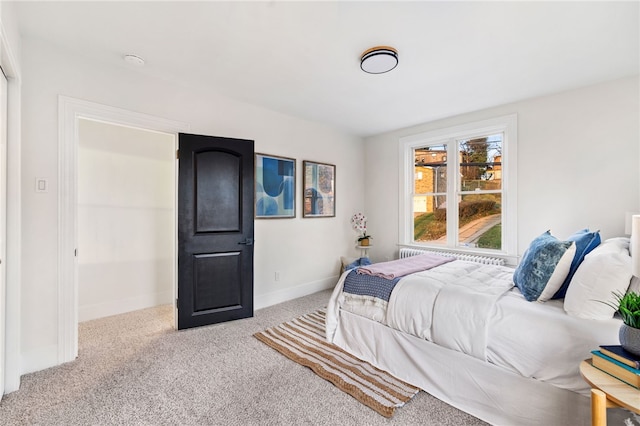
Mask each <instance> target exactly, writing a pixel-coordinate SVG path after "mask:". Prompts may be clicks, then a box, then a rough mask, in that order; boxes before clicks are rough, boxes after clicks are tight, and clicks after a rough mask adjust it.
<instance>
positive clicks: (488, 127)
mask: <svg viewBox="0 0 640 426" xmlns="http://www.w3.org/2000/svg"><path fill="white" fill-rule="evenodd" d="M517 121H518V117H517V114H511V115H506V116H502V117H496V118H492V119H488V120H482V121H476V122H473V123H466V124H462V125H458V126H453V127H447V128H443V129H437V130H432V131H428V132H424V133H419V134H416V135H411V136H406V137H403V138H400V141H399V150H400V152H399V156H398V157H399V159H400V167H399V170H400V179H399V181H400V188H399V190H400V197H399V198H400V206H399V221H398V222H399V232H398V236H399V241H398V245H399V246H401V247H414V248H430V249H435V250H443V249H446V250H447V251H453V252H460V253H472V254H478V255H491V256H495V257H502V258H504V259H505V260H506V261H507V264H515V263H517V255H518V253H517V250H518V241H517V235H518V233H517V231H518V227H517V187H518V185H517V159H518V151H517V149H518V128H517ZM497 133H502V134H503V135H504V138H503V141H502V249H501V250H492V249H480V248H476V247H473V248H466V247H464V246H460V245H459V243H458V221H457V210H458V208H457V196H458V195H459V192H460V191H459V188H458V176H456V173H447V188H448V190H447V216H448V217H447V243H446V245H444V246H443V245H435V244H429V243H422V242H420V243H419V242H415V241H414V240H413V236H414V234H413V220H412V219H411V218H412V217H413V190H414V179H415V177H414V172H415V164H414V163H415V157H414V150H415V149H416V148H422V147H424V146H427V145H434V144H447V150H448V152H447V158H448V159H450V160H451V159H456V158H458V154H457V150H458V144H457V141H460V140H464V139H470V138H473V137H477V136H479V135H491V134H497ZM454 161H455V160H454ZM455 169H456V170H457V169H458V167H457V166H456V167H455ZM450 215H451V216H453V220H450V219H451V218H450V217H449V216H450Z"/></svg>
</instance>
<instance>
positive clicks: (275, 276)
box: [273, 271, 280, 281]
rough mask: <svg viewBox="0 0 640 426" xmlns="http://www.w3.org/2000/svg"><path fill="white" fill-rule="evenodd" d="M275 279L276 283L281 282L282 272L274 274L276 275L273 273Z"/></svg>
mask: <svg viewBox="0 0 640 426" xmlns="http://www.w3.org/2000/svg"><path fill="white" fill-rule="evenodd" d="M273 278H274V279H275V280H276V281H280V272H279V271H276V272H274V273H273Z"/></svg>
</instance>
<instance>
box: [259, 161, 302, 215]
mask: <svg viewBox="0 0 640 426" xmlns="http://www.w3.org/2000/svg"><path fill="white" fill-rule="evenodd" d="M255 163H256V196H255V202H256V206H255V207H256V210H255V211H256V213H255V216H256V219H287V218H292V217H296V160H295V158H287V157H279V156H277V155H267V154H258V153H256V162H255Z"/></svg>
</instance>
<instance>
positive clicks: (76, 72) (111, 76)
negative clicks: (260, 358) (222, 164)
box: [21, 40, 364, 372]
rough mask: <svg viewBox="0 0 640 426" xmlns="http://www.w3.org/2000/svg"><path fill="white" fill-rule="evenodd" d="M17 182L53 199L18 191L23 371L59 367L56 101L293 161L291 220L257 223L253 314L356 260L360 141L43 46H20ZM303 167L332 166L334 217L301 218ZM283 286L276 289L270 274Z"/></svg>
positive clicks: (314, 287) (331, 277) (324, 282)
mask: <svg viewBox="0 0 640 426" xmlns="http://www.w3.org/2000/svg"><path fill="white" fill-rule="evenodd" d="M22 65H23V128H22V129H23V164H22V165H23V168H22V178H23V181H24V182H32V181H33V179H34V177H36V176H40V177H47V178H49V180H50V183H51V185H50V191H49V192H48V193H46V194H36V193H35V192H34V191H33V187H32V186H30V185H29V186H25V188H23V193H22V196H23V215H22V220H23V227H22V230H23V285H22V305H21V306H22V315H21V319H22V355H23V365H22V371H23V372H30V371H35V370H39V369H42V368H46V367H49V366H52V365H56V364H57V363H58V353H57V350H58V324H57V319H58V312H57V310H58V299H57V297H58V283H57V256H58V249H57V238H58V236H57V223H58V216H57V214H56V212H57V206H58V198H57V196H58V193H57V191H58V182H57V164H58V158H57V155H58V124H57V123H58V122H57V119H58V110H57V105H58V99H57V97H58V95H65V96H70V97H74V98H79V99H84V100H89V101H92V102H96V103H100V104H104V105H110V106H114V107H118V108H123V109H128V110H131V111H136V112H141V113H145V114H150V115H155V116H158V117H163V118H167V119H171V120H177V121H181V122H186V123H189V124H190V125H191V132H192V133H199V134H206V135H214V136H224V137H235V138H243V139H253V140H255V147H256V151H257V152H263V153H267V154H274V155H283V156H287V157H293V158H296V159H297V160H298V164H297V188H298V190H297V193H296V202H297V216H298V217H296V218H295V219H279V220H257V221H256V228H255V239H256V244H255V246H254V247H255V283H254V289H255V290H254V292H255V307H256V309H259V308H261V307H264V306H268V305H270V304H273V303H278V302H281V301H284V300H287V299H288V298H292V297H296V296H301V295H304V294H308V293H311V292H315V291H318V290H320V289H323V288H327V287H330V286H332V285H333V284H334V283H335V280H336V279H337V274H338V272H339V257H340V256H341V255H355V254H357V253H356V252H355V249H354V247H353V246H354V244H353V243H354V234H353V232H352V231H351V228H350V225H349V218H350V216H351V215H352V214H353V213H354V212H355V211H357V210H361V209H362V208H363V206H364V169H363V159H362V151H363V142H362V140H361V138H358V137H354V136H351V135H348V134H345V133H344V132H341V131H340V130H337V129H332V128H328V127H326V126H323V125H319V124H316V123H312V122H309V121H304V120H300V119H297V118H294V117H291V116H287V115H283V114H280V113H277V112H274V111H269V110H266V109H263V108H260V107H256V106H251V105H248V104H244V103H241V102H236V101H233V100H230V99H227V98H224V97H221V96H218V95H216V94H214V93H206V92H204V91H203V90H201V89H197V88H190V87H187V86H181V85H178V84H176V83H173V82H170V81H161V80H156V79H152V78H149V77H147V76H145V75H143V74H142V73H143V72H144V69H142V70H137V69H131V68H129V67H127V66H126V64H125V63H124V62H123V63H122V66H112V65H109V64H107V63H90V62H88V61H86V60H84V59H82V58H78V57H74V56H72V55H67V54H66V53H65V52H63V51H60V50H58V49H56V48H55V47H53V46H50V45H48V44H45V43H44V42H36V41H33V40H23V64H22ZM302 160H315V161H320V162H327V163H332V164H335V165H336V166H337V172H336V178H337V183H336V196H337V202H336V208H337V212H336V217H335V218H322V219H302V218H301V213H300V212H301V189H300V188H301V182H302V176H301V165H302ZM276 271H278V272H279V273H280V279H279V280H278V281H276V280H275V274H274V273H275V272H276Z"/></svg>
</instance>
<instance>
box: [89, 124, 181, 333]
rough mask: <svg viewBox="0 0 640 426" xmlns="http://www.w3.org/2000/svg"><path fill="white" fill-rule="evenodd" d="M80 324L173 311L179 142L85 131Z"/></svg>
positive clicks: (99, 127) (120, 129) (96, 127)
mask: <svg viewBox="0 0 640 426" xmlns="http://www.w3.org/2000/svg"><path fill="white" fill-rule="evenodd" d="M78 140H79V145H78V321H87V320H90V319H95V318H102V317H105V316H109V315H116V314H120V313H123V312H129V311H134V310H136V309H143V308H148V307H151V306H157V305H161V304H166V303H171V302H172V300H173V295H174V286H173V277H174V245H175V241H174V235H175V229H174V228H175V226H174V220H175V208H174V207H175V206H174V204H175V173H174V169H175V162H176V160H175V152H176V151H175V150H176V148H175V137H174V135H169V134H164V133H158V132H149V131H144V130H140V129H134V128H131V127H125V126H117V125H111V124H106V123H102V122H97V121H91V120H79V124H78Z"/></svg>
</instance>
